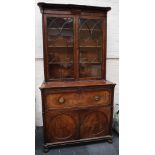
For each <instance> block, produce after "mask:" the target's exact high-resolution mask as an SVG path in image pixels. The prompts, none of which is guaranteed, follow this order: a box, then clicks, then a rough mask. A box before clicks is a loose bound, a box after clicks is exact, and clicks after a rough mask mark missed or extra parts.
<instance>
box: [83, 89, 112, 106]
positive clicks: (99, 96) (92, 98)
mask: <svg viewBox="0 0 155 155" xmlns="http://www.w3.org/2000/svg"><path fill="white" fill-rule="evenodd" d="M111 97H112V93H111V91H107V90H102V91H93V92H82V93H81V97H80V105H83V106H88V105H98V104H100V105H108V104H111Z"/></svg>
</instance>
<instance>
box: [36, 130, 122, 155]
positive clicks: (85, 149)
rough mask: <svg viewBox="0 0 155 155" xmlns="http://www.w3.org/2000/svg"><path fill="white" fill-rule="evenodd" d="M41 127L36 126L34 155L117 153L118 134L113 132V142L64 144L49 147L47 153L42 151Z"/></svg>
mask: <svg viewBox="0 0 155 155" xmlns="http://www.w3.org/2000/svg"><path fill="white" fill-rule="evenodd" d="M42 132H43V131H42V127H38V128H36V140H35V141H36V142H35V149H36V152H35V154H36V155H44V154H46V155H119V136H118V135H117V134H116V133H115V132H114V133H113V143H112V144H109V143H108V142H98V143H91V144H88V143H87V144H85V145H76V146H75V145H74V146H65V147H59V148H54V149H51V150H50V151H49V152H48V153H44V152H43V147H42V144H43V134H42Z"/></svg>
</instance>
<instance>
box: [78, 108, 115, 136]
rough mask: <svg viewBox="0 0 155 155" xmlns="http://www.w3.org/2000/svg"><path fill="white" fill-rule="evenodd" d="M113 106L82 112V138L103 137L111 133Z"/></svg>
mask: <svg viewBox="0 0 155 155" xmlns="http://www.w3.org/2000/svg"><path fill="white" fill-rule="evenodd" d="M111 115H112V107H100V108H93V109H87V110H82V111H81V112H80V115H79V117H80V138H81V139H85V138H93V137H101V136H104V135H108V134H110V130H111Z"/></svg>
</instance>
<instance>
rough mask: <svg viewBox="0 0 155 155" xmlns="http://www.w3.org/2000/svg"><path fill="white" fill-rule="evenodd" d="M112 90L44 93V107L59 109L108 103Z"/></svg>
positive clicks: (110, 99)
mask: <svg viewBox="0 0 155 155" xmlns="http://www.w3.org/2000/svg"><path fill="white" fill-rule="evenodd" d="M111 101H112V91H110V90H99V91H97V90H96V91H88V90H87V91H79V92H78V93H77V92H65V93H57V94H47V95H46V103H45V108H46V109H61V108H73V107H75V108H76V107H77V108H79V107H88V106H96V105H109V104H111V103H112V102H111Z"/></svg>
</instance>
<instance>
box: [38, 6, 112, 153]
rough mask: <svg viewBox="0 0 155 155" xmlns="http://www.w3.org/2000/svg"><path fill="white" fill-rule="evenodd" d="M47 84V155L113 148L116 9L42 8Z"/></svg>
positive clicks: (43, 88) (44, 98) (44, 110)
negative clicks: (110, 77) (86, 146)
mask: <svg viewBox="0 0 155 155" xmlns="http://www.w3.org/2000/svg"><path fill="white" fill-rule="evenodd" d="M38 6H39V7H40V10H41V13H42V28H43V53H44V75H45V81H44V82H43V84H42V86H41V87H40V89H41V94H42V114H43V126H44V151H45V152H47V151H48V149H49V148H51V147H52V146H55V145H66V144H73V143H80V142H89V141H97V140H108V142H112V119H113V100H114V87H115V84H114V83H111V82H109V81H106V33H107V32H106V31H107V30H106V26H107V12H108V11H109V10H110V9H111V8H110V7H93V6H82V5H66V4H65V5H62V4H48V3H38Z"/></svg>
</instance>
